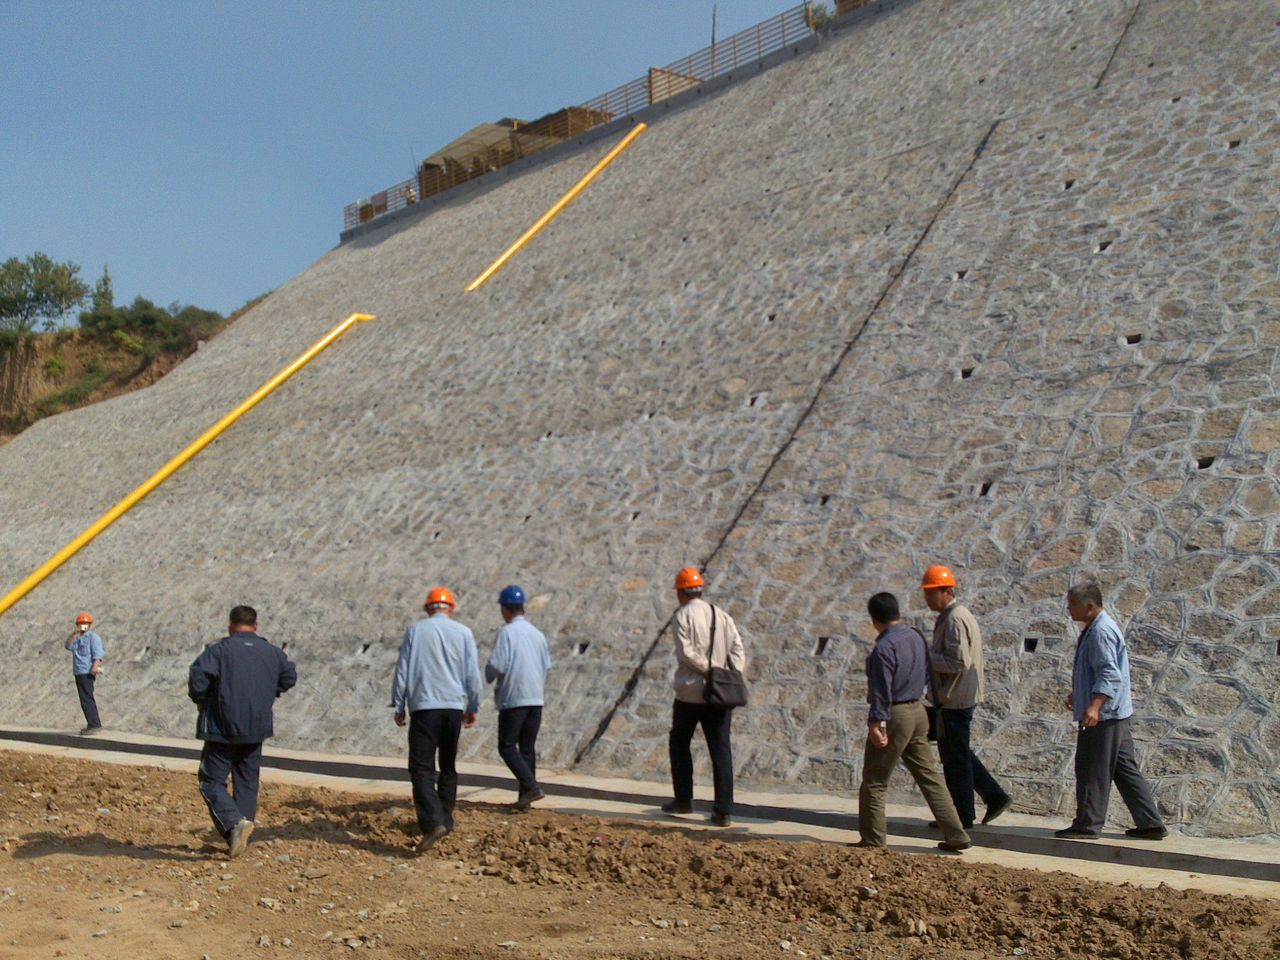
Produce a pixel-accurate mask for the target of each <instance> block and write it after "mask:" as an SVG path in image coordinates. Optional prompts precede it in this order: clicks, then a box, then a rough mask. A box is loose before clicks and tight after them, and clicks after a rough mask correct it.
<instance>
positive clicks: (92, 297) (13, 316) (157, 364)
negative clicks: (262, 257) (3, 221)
mask: <svg viewBox="0 0 1280 960" xmlns="http://www.w3.org/2000/svg"><path fill="white" fill-rule="evenodd" d="M79 269H80V268H79V267H78V266H77V265H76V264H74V263H70V262H68V263H58V262H57V261H55V260H53V259H52V258H51V257H48V256H46V255H45V254H43V253H35V254H32V255H31V256H30V257H28V258H26V259H25V260H20V259H18V258H17V257H12V258H10V259H9V260H6V261H4V262H3V263H0V441H2V440H3V439H5V438H6V435H13V434H15V433H18V432H20V431H21V430H23V429H25V428H26V427H28V426H30V425H31V424H32V423H34V422H35V421H36V420H39V419H40V418H41V417H46V416H50V415H52V414H55V413H60V412H62V411H63V410H70V409H73V408H75V407H79V406H83V405H84V404H86V403H91V402H95V401H97V400H105V399H107V398H108V397H111V396H115V395H116V394H119V393H125V392H128V391H130V390H135V389H138V388H139V387H142V386H146V385H148V384H150V383H154V382H155V381H156V380H158V379H159V378H160V377H162V376H164V374H166V373H168V372H169V371H170V370H171V369H173V368H174V367H175V366H177V365H178V364H179V363H180V362H182V360H184V359H185V358H186V357H188V356H189V355H190V354H191V353H193V352H194V351H195V350H196V349H197V347H199V345H200V343H201V342H202V341H204V340H207V339H209V338H210V337H212V336H214V335H215V334H216V333H218V332H219V331H220V330H222V329H223V328H224V327H225V326H226V325H227V324H228V323H230V322H231V321H232V320H234V319H235V318H236V317H238V316H240V315H241V314H243V313H244V312H246V311H247V310H249V309H250V308H251V307H253V306H254V305H255V304H257V303H258V302H259V301H260V300H262V299H263V297H265V296H266V294H263V295H262V296H261V297H257V298H255V299H254V300H251V301H249V302H248V303H246V304H245V305H244V306H243V307H241V308H240V309H239V310H237V311H236V312H235V313H233V314H232V315H231V316H230V317H223V316H222V315H221V314H220V313H217V312H215V311H213V310H204V309H202V308H200V307H196V306H190V305H184V304H181V303H172V304H170V305H169V306H167V307H162V306H159V305H157V304H155V303H153V302H152V301H150V300H148V299H147V298H145V297H141V296H140V297H137V298H135V299H134V301H133V302H132V303H130V304H122V305H117V304H116V302H115V294H114V290H113V289H112V282H111V274H110V271H109V270H107V269H106V268H103V271H102V277H101V279H99V280H98V282H97V283H96V284H94V286H93V288H92V290H91V289H90V288H89V287H88V285H86V284H85V283H84V282H83V281H81V280H80V279H79V276H78V274H79ZM86 300H87V301H88V303H87V309H84V310H83V311H81V312H80V314H79V323H78V326H76V327H71V326H63V325H62V324H63V322H64V321H65V318H66V317H67V316H68V315H70V314H71V313H72V312H73V311H74V310H76V309H77V308H79V307H81V306H82V305H85V301H86ZM38 328H39V329H38Z"/></svg>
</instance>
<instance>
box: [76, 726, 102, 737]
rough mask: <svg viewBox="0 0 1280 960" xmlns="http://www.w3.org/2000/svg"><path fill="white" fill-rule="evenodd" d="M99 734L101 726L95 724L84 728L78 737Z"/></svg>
mask: <svg viewBox="0 0 1280 960" xmlns="http://www.w3.org/2000/svg"><path fill="white" fill-rule="evenodd" d="M101 732H102V724H100V723H95V724H91V725H89V726H87V727H84V728H83V729H82V730H81V731H80V736H82V737H92V736H93V735H94V734H96V733H101Z"/></svg>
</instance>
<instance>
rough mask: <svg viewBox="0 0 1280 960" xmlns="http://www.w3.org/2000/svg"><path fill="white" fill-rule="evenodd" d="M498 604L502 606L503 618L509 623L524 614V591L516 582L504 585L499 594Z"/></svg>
mask: <svg viewBox="0 0 1280 960" xmlns="http://www.w3.org/2000/svg"><path fill="white" fill-rule="evenodd" d="M498 606H499V607H501V608H502V619H503V620H504V621H506V622H507V623H510V622H511V621H512V620H514V619H515V618H516V617H522V616H524V591H523V590H521V589H520V588H519V587H518V586H516V585H515V584H514V583H513V584H511V585H509V586H506V587H503V588H502V592H501V593H500V594H498Z"/></svg>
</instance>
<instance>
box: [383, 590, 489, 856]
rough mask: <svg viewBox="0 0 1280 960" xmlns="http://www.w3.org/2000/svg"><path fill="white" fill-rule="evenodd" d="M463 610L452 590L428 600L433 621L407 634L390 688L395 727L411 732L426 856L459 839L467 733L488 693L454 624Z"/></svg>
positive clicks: (470, 644) (466, 637) (471, 644)
mask: <svg viewBox="0 0 1280 960" xmlns="http://www.w3.org/2000/svg"><path fill="white" fill-rule="evenodd" d="M456 607H457V601H456V600H454V597H453V591H451V590H449V589H448V588H447V587H436V588H435V589H433V590H432V591H431V592H430V593H429V594H428V595H427V602H426V603H425V604H424V605H423V609H425V610H426V612H427V614H428V616H427V618H426V619H425V620H419V621H418V622H417V623H415V624H414V625H413V626H411V627H410V628H409V629H408V630H406V631H405V635H404V642H403V643H401V644H400V657H399V659H398V660H397V661H396V673H395V678H394V680H393V681H392V683H391V708H392V709H393V710H394V711H395V721H396V726H399V727H403V726H404V725H405V723H406V722H408V724H409V780H410V781H411V782H412V784H413V805H414V807H415V808H416V809H417V814H418V826H419V827H421V828H422V840H421V841H419V843H418V852H419V853H422V852H424V851H426V850H429V849H430V848H431V847H433V846H434V845H435V844H436V843H437V842H438V841H439V840H440V839H442V838H443V837H445V836H447V835H448V834H450V833H452V832H453V808H454V805H455V803H456V801H457V798H458V770H457V766H456V761H457V758H458V739H459V738H460V737H461V735H462V728H463V727H464V726H467V727H474V726H475V725H476V714H477V713H478V712H479V711H480V695H481V693H483V691H484V682H483V681H482V680H481V679H480V664H479V660H480V658H479V655H478V654H477V653H476V638H475V637H474V636H473V635H472V633H471V631H470V630H469V629H468V628H467V627H465V626H463V625H462V624H460V623H456V622H455V621H453V620H452V619H450V614H452V613H453V611H454V609H455V608H456ZM437 755H438V756H439V762H440V773H439V779H438V780H437V776H436V758H437Z"/></svg>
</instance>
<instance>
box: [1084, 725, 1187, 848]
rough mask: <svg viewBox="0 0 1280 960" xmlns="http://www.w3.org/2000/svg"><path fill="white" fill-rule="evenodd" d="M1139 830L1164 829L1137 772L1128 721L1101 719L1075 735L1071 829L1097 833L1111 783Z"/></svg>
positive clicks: (1103, 820)
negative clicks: (1074, 788)
mask: <svg viewBox="0 0 1280 960" xmlns="http://www.w3.org/2000/svg"><path fill="white" fill-rule="evenodd" d="M1113 781H1114V782H1115V785H1116V789H1117V790H1119V791H1120V799H1122V800H1123V801H1124V805H1125V806H1126V807H1128V808H1129V815H1130V816H1132V817H1133V824H1134V826H1136V827H1139V828H1141V829H1148V828H1154V827H1162V826H1164V821H1163V819H1161V817H1160V811H1159V810H1158V809H1156V803H1155V800H1154V799H1153V798H1152V796H1151V787H1150V786H1149V785H1148V784H1147V781H1146V778H1145V777H1143V775H1142V772H1141V771H1140V770H1139V769H1138V761H1137V757H1136V756H1135V754H1134V752H1133V736H1132V734H1131V733H1130V732H1129V718H1128V717H1126V718H1125V719H1123V720H1103V721H1102V722H1101V723H1099V724H1098V725H1097V726H1096V727H1090V728H1088V729H1087V730H1080V731H1079V732H1077V733H1076V818H1075V820H1074V821H1072V824H1071V825H1072V826H1073V827H1076V828H1077V829H1079V830H1089V831H1092V832H1094V833H1101V832H1102V827H1103V825H1104V824H1105V823H1106V822H1107V804H1108V802H1109V801H1110V800H1111V784H1112V782H1113Z"/></svg>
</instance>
